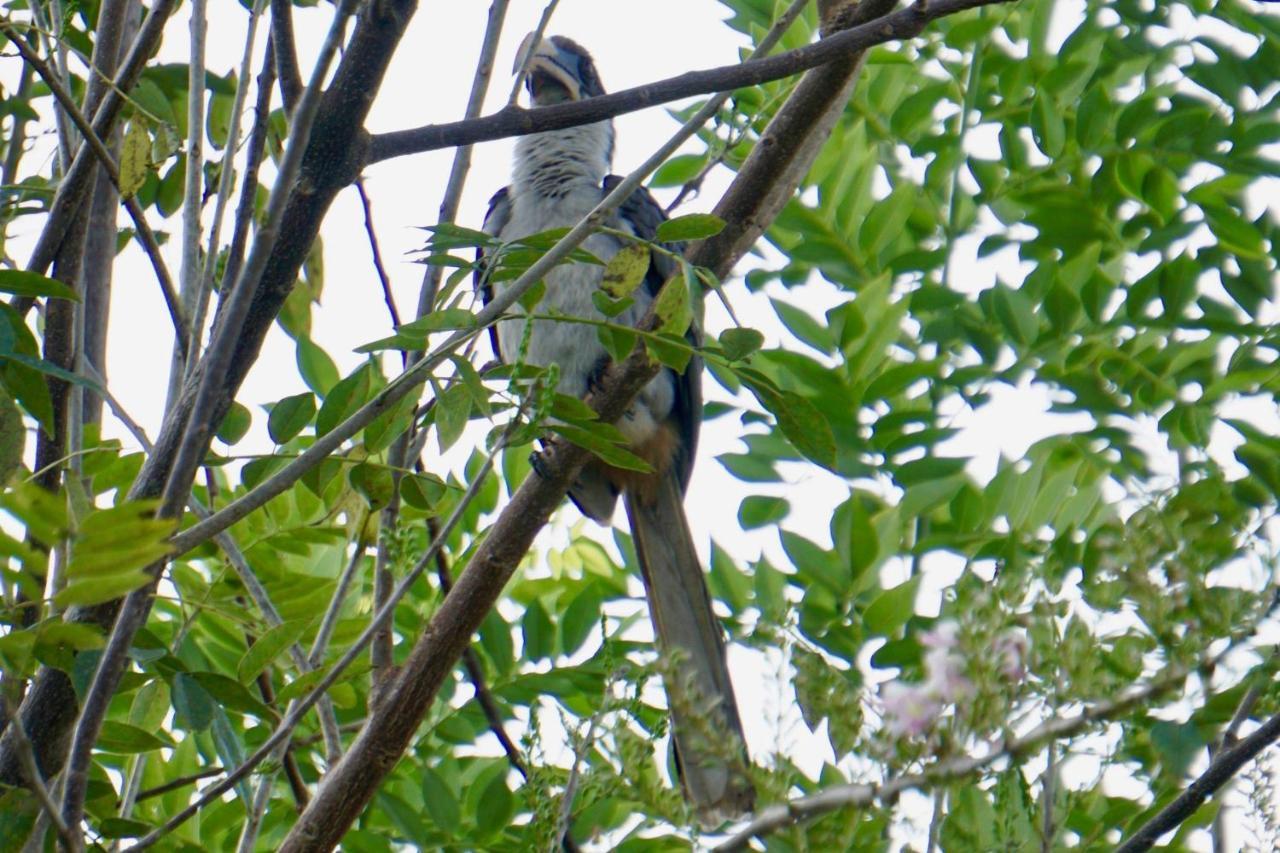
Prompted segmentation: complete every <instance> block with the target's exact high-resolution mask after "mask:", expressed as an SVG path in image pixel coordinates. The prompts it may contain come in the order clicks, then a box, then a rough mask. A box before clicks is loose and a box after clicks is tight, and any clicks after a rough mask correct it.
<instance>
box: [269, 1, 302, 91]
mask: <svg viewBox="0 0 1280 853" xmlns="http://www.w3.org/2000/svg"><path fill="white" fill-rule="evenodd" d="M271 41H272V42H273V43H274V44H275V46H276V52H275V57H276V68H275V71H276V76H277V77H278V78H279V79H280V97H281V98H282V99H283V100H284V109H285V112H286V113H288V114H290V115H292V114H293V108H294V107H296V106H297V105H298V99H299V98H301V97H302V72H301V71H299V70H298V48H297V47H296V46H295V45H294V41H293V3H291V2H290V0H271Z"/></svg>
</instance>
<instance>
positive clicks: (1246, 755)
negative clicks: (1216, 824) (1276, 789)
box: [1116, 714, 1280, 853]
mask: <svg viewBox="0 0 1280 853" xmlns="http://www.w3.org/2000/svg"><path fill="white" fill-rule="evenodd" d="M1276 740H1280V714H1276V715H1275V716H1274V717H1272V718H1271V719H1269V720H1267V721H1266V722H1265V723H1263V724H1262V725H1261V726H1259V727H1258V728H1257V730H1256V731H1254V732H1253V734H1251V735H1249V736H1248V737H1246V738H1244V739H1243V740H1241V741H1239V742H1238V743H1236V744H1235V745H1234V746H1232V747H1229V748H1227V749H1224V750H1222V751H1221V752H1219V753H1218V756H1217V757H1216V758H1215V759H1213V761H1211V762H1209V767H1208V769H1206V770H1205V771H1204V772H1203V773H1201V774H1200V776H1199V777H1197V778H1196V780H1195V781H1194V782H1192V783H1191V784H1190V785H1188V786H1187V789H1186V790H1185V791H1183V792H1182V793H1181V794H1179V795H1178V797H1177V799H1175V800H1174V801H1173V802H1171V803H1169V805H1167V806H1165V807H1164V808H1163V809H1161V810H1160V811H1159V812H1158V813H1157V814H1156V816H1155V817H1153V818H1151V820H1149V821H1147V822H1146V823H1145V824H1143V825H1142V826H1141V827H1140V828H1139V829H1138V831H1137V832H1135V833H1134V834H1133V835H1131V836H1130V837H1129V839H1128V840H1127V841H1125V842H1124V843H1123V844H1121V845H1120V846H1119V847H1117V848H1116V853H1139V851H1142V850H1150V849H1151V848H1152V846H1153V845H1155V843H1156V842H1157V841H1158V840H1159V839H1160V836H1162V835H1164V834H1165V833H1166V832H1172V831H1173V830H1175V829H1177V828H1178V827H1179V826H1180V825H1181V824H1182V822H1183V821H1185V820H1186V819H1187V818H1189V817H1191V816H1192V815H1193V814H1195V813H1196V810H1197V809H1199V808H1200V806H1202V805H1204V801H1205V800H1207V799H1209V797H1211V796H1213V794H1214V793H1215V792H1216V791H1217V790H1218V789H1219V788H1221V787H1222V786H1223V785H1225V784H1227V783H1228V782H1230V781H1231V780H1232V779H1233V778H1234V777H1235V775H1236V773H1238V772H1240V768H1242V767H1244V766H1245V765H1246V764H1248V763H1249V762H1250V761H1252V760H1253V759H1254V758H1256V757H1257V755H1258V753H1260V752H1262V751H1263V750H1264V749H1266V748H1267V747H1269V746H1271V744H1273V743H1275V742H1276Z"/></svg>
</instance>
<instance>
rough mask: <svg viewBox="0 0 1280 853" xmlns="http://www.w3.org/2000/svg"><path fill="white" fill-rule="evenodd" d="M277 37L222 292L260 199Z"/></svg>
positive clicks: (256, 114) (271, 42)
mask: <svg viewBox="0 0 1280 853" xmlns="http://www.w3.org/2000/svg"><path fill="white" fill-rule="evenodd" d="M274 53H275V37H274V36H272V37H271V38H268V39H267V53H266V56H265V57H264V58H263V60H262V70H261V71H259V72H258V94H257V100H256V101H255V102H254V105H253V129H252V130H251V131H249V150H248V152H247V154H246V158H247V159H246V161H245V165H244V178H243V179H242V180H241V182H240V201H239V203H238V205H237V206H236V222H235V228H234V229H233V230H232V232H231V246H230V247H229V248H228V249H227V263H226V266H225V267H224V268H223V270H222V292H223V293H226V292H227V290H228V289H229V288H230V287H231V283H232V282H234V281H235V280H236V277H237V276H239V275H240V266H241V265H242V264H243V263H244V249H245V245H246V244H247V243H248V242H249V226H250V224H251V223H252V222H253V213H254V208H255V202H256V200H257V198H258V172H259V170H260V168H261V167H262V159H263V156H264V155H265V153H266V148H267V132H268V130H269V128H270V119H271V87H272V86H273V85H274V84H275V83H274V81H275V74H276V71H275V68H276V66H275V63H274V62H273V61H272V58H271V57H272V55H273V54H274Z"/></svg>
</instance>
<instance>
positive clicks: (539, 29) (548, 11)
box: [477, 0, 560, 115]
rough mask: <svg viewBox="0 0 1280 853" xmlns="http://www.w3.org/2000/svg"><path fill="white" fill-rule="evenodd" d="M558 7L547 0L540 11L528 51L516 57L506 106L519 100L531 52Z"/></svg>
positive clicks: (531, 57) (528, 43) (553, 2)
mask: <svg viewBox="0 0 1280 853" xmlns="http://www.w3.org/2000/svg"><path fill="white" fill-rule="evenodd" d="M559 5H560V0H549V2H548V3H547V5H546V7H545V8H543V10H542V17H540V18H538V26H536V27H535V28H534V30H533V32H532V33H531V34H530V38H529V41H528V42H527V43H526V45H527V48H528V49H527V50H526V51H525V53H524V55H522V56H517V57H516V62H518V63H519V64H520V65H519V67H518V68H517V69H516V79H515V80H514V81H512V83H511V94H510V95H508V96H507V106H509V107H510V106H514V105H515V103H516V101H518V100H519V99H520V90H521V89H523V88H524V80H525V78H526V77H528V76H529V63H530V62H531V61H532V60H533V52H534V50H536V49H537V47H538V42H540V41H542V37H543V36H544V35H545V34H546V32H547V25H548V24H550V23H551V16H552V15H554V14H555V11H556V6H559ZM477 115H478V113H477Z"/></svg>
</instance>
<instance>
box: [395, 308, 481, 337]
mask: <svg viewBox="0 0 1280 853" xmlns="http://www.w3.org/2000/svg"><path fill="white" fill-rule="evenodd" d="M475 325H476V315H475V314H472V313H471V312H470V311H468V310H467V309H465V308H439V309H437V310H435V311H432V312H431V313H430V314H427V315H426V316H424V317H420V318H418V319H417V320H414V321H413V322H411V323H405V324H404V325H403V326H397V327H396V332H398V333H399V334H402V335H409V336H419V335H426V334H430V333H431V332H451V331H458V330H461V329H472V328H475Z"/></svg>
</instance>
